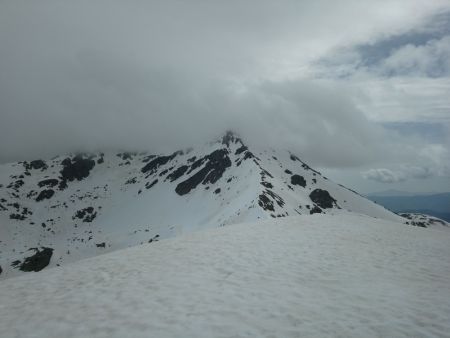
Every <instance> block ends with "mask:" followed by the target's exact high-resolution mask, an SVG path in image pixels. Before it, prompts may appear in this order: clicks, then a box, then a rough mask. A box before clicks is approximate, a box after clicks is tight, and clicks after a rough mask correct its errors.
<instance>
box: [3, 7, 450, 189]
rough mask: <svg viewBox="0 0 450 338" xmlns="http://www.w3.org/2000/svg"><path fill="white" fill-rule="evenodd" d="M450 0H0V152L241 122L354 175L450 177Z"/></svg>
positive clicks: (366, 185) (260, 138) (375, 183)
mask: <svg viewBox="0 0 450 338" xmlns="http://www.w3.org/2000/svg"><path fill="white" fill-rule="evenodd" d="M449 93H450V1H449V0H427V1H424V0H403V1H401V0H392V1H383V0H379V1H373V0H343V1H334V0H333V1H332V0H327V1H325V0H316V1H308V2H307V1H280V0H277V1H266V0H258V1H256V0H254V1H250V0H249V1H245V0H240V1H237V0H236V1H234V0H230V1H214V0H209V1H206V0H204V1H201V0H197V1H195V0H192V1H170V0H161V1H133V0H128V1H114V0H108V1H98V0H89V1H87V0H86V1H84V0H77V1H63V0H57V1H56V0H52V1H46V0H41V1H21V0H14V1H13V0H10V1H0V162H9V161H15V160H22V159H30V158H38V157H46V156H52V155H54V154H57V153H61V152H67V151H72V150H77V149H79V150H89V151H95V150H97V149H105V148H112V149H130V150H131V149H138V150H144V149H148V150H150V151H169V150H172V149H175V148H180V147H181V148H182V147H186V146H188V145H191V144H195V143H197V142H202V141H205V140H209V139H211V138H214V137H216V136H217V135H219V134H221V133H222V132H224V131H225V130H226V129H233V130H235V131H237V132H238V133H240V134H241V136H242V137H243V138H244V139H246V140H247V141H248V142H250V143H255V144H259V145H262V146H272V147H275V148H276V147H282V148H288V149H290V150H292V151H294V152H295V153H297V154H298V156H300V157H301V158H302V159H303V160H304V161H305V162H308V163H310V164H311V165H313V166H315V167H318V168H320V169H322V170H323V171H324V172H325V173H326V174H327V175H329V176H330V177H331V178H333V179H334V180H336V181H338V182H342V183H344V184H347V185H349V186H350V187H352V188H355V189H357V190H359V191H362V192H363V193H365V192H370V191H377V190H387V189H392V188H396V189H401V190H407V191H424V192H429V191H450V94H449Z"/></svg>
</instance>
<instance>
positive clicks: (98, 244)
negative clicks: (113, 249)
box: [95, 242, 106, 248]
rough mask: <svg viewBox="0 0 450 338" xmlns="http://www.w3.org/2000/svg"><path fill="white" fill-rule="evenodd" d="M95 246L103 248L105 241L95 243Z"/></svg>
mask: <svg viewBox="0 0 450 338" xmlns="http://www.w3.org/2000/svg"><path fill="white" fill-rule="evenodd" d="M95 246H96V247H97V248H104V247H105V246H106V243H105V242H102V243H97V244H95Z"/></svg>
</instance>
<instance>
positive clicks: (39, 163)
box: [23, 160, 48, 171]
mask: <svg viewBox="0 0 450 338" xmlns="http://www.w3.org/2000/svg"><path fill="white" fill-rule="evenodd" d="M23 166H24V167H25V169H26V170H31V169H35V170H38V169H41V170H42V171H43V170H45V169H47V168H48V166H47V164H46V163H45V162H44V161H43V160H34V161H31V162H23Z"/></svg>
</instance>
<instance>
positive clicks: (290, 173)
mask: <svg viewBox="0 0 450 338" xmlns="http://www.w3.org/2000/svg"><path fill="white" fill-rule="evenodd" d="M284 172H285V173H286V174H289V175H292V171H290V170H289V169H286V170H285V171H284Z"/></svg>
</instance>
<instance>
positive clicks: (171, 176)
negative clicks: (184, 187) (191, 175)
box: [167, 165, 189, 182]
mask: <svg viewBox="0 0 450 338" xmlns="http://www.w3.org/2000/svg"><path fill="white" fill-rule="evenodd" d="M188 169H189V167H188V166H187V165H182V166H181V167H179V168H177V169H176V170H175V171H173V172H172V173H170V174H169V175H168V176H167V178H168V179H169V180H170V182H173V181H176V180H177V179H179V178H180V177H181V176H183V175H184V173H185V172H186V171H187V170H188Z"/></svg>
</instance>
